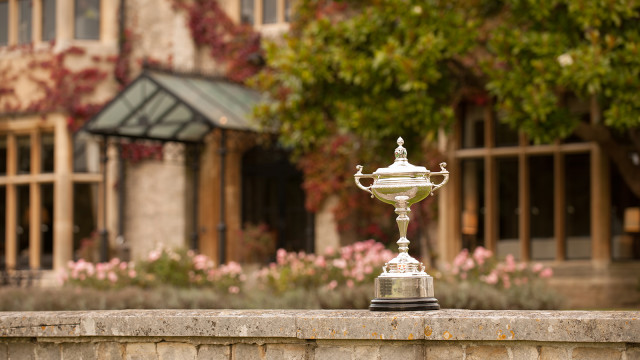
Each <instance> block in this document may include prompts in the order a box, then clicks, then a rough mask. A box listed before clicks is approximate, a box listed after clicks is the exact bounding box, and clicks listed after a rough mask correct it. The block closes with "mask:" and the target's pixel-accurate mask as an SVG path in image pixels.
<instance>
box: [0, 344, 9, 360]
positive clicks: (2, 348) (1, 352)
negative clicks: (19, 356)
mask: <svg viewBox="0 0 640 360" xmlns="http://www.w3.org/2000/svg"><path fill="white" fill-rule="evenodd" d="M8 359H9V349H7V344H4V343H3V344H0V360H8Z"/></svg>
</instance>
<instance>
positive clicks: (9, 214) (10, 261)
mask: <svg viewBox="0 0 640 360" xmlns="http://www.w3.org/2000/svg"><path fill="white" fill-rule="evenodd" d="M16 168H17V164H16V137H15V135H13V134H9V135H8V136H7V176H8V177H10V176H12V175H15V173H16ZM6 189H7V190H6V191H7V204H6V224H5V225H6V235H5V236H6V238H5V241H6V253H5V259H6V267H7V269H15V267H16V265H17V255H18V239H17V222H18V217H17V214H16V210H17V209H16V187H15V185H13V184H10V185H7V187H6Z"/></svg>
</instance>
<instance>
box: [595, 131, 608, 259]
mask: <svg viewBox="0 0 640 360" xmlns="http://www.w3.org/2000/svg"><path fill="white" fill-rule="evenodd" d="M610 188H611V186H610V172H609V160H608V158H607V155H606V154H605V153H604V152H603V151H602V149H601V148H600V147H599V146H598V145H597V144H595V143H594V144H593V149H592V151H591V259H592V261H593V262H594V264H595V265H596V266H606V265H607V264H608V263H609V262H611V201H610V198H611V196H610V192H611V190H610Z"/></svg>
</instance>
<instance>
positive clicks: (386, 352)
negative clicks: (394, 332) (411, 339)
mask: <svg viewBox="0 0 640 360" xmlns="http://www.w3.org/2000/svg"><path fill="white" fill-rule="evenodd" d="M374 359H375V358H374ZM380 359H402V360H418V359H420V360H422V359H424V347H423V346H421V345H417V344H416V345H411V344H398V345H382V346H380Z"/></svg>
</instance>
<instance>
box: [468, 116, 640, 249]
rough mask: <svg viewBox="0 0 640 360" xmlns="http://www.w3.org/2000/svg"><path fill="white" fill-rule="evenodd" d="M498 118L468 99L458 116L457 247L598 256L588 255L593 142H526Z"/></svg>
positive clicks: (590, 225) (521, 135) (592, 191)
mask: <svg viewBox="0 0 640 360" xmlns="http://www.w3.org/2000/svg"><path fill="white" fill-rule="evenodd" d="M496 118H497V116H496V114H494V113H492V112H490V111H487V109H485V108H483V107H480V106H475V105H467V106H466V107H465V108H464V115H463V117H462V119H461V120H460V124H459V125H460V127H459V128H460V130H461V133H460V134H459V138H458V139H459V148H458V149H457V150H456V151H455V157H456V159H457V161H458V163H459V165H460V166H459V169H460V176H461V180H460V182H459V184H460V185H459V188H458V190H457V191H459V194H460V201H459V202H458V203H457V204H456V205H455V206H456V207H459V208H457V209H456V213H459V214H460V215H459V216H460V221H459V226H460V227H459V230H458V233H457V234H456V235H457V236H460V241H461V244H462V246H463V247H465V248H468V249H471V250H472V249H473V248H474V247H475V246H480V245H483V246H485V247H487V248H489V249H490V250H492V251H494V252H495V253H496V254H497V255H498V257H502V258H504V257H505V256H507V255H508V254H512V255H513V256H514V258H516V259H520V260H525V261H528V260H565V259H590V258H592V257H597V254H592V253H591V249H592V245H591V243H592V228H591V227H592V221H591V219H592V216H593V215H592V209H591V202H592V197H593V196H597V195H594V193H595V190H594V189H592V187H593V186H592V184H591V181H592V179H591V166H592V165H591V161H590V159H591V151H592V148H593V144H590V143H584V142H582V143H575V142H572V143H563V142H561V141H558V142H555V143H554V144H543V145H532V144H531V142H530V141H528V139H526V136H524V135H523V134H519V133H518V132H517V131H515V130H513V129H511V128H510V127H509V126H507V125H504V124H501V123H500V122H499V121H498V120H497V119H496ZM600 201H608V199H601V200H600ZM639 210H640V208H639ZM618 217H619V218H620V216H618ZM596 245H597V244H596ZM613 245H614V246H613V247H614V248H615V247H616V246H617V245H616V243H614V244H613ZM618 248H622V247H621V246H618ZM639 253H640V252H639Z"/></svg>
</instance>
